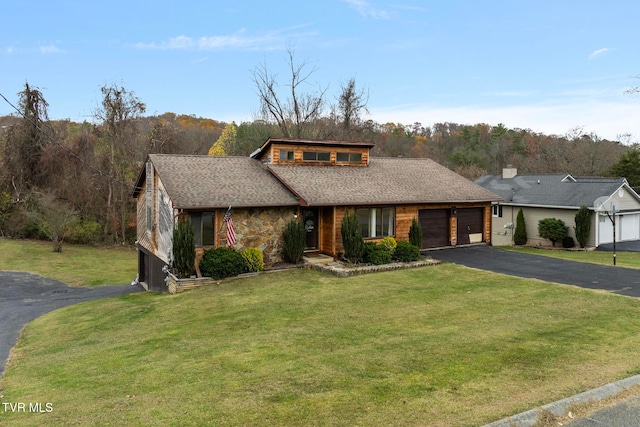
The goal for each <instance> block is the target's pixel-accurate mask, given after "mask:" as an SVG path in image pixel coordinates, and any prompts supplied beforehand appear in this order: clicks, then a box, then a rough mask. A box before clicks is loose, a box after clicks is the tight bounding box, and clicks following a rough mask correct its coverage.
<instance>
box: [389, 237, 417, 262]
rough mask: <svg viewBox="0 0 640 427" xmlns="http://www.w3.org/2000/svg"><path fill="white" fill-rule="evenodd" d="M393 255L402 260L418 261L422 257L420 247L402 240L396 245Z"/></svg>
mask: <svg viewBox="0 0 640 427" xmlns="http://www.w3.org/2000/svg"><path fill="white" fill-rule="evenodd" d="M393 257H394V258H395V259H397V260H398V261H400V262H411V261H418V260H419V259H420V248H419V247H417V246H415V245H412V244H411V243H409V242H404V241H400V242H398V246H396V251H395V252H394V254H393Z"/></svg>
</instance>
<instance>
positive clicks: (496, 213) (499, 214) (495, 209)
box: [491, 205, 502, 218]
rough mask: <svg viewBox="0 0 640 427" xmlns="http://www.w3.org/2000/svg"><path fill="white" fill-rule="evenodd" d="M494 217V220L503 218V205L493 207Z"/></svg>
mask: <svg viewBox="0 0 640 427" xmlns="http://www.w3.org/2000/svg"><path fill="white" fill-rule="evenodd" d="M492 210H493V212H492V215H491V216H493V217H494V218H502V205H493V206H492Z"/></svg>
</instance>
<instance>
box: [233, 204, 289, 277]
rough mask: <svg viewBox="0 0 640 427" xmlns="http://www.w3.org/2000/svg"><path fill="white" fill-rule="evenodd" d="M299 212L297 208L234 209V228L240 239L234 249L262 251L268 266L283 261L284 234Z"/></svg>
mask: <svg viewBox="0 0 640 427" xmlns="http://www.w3.org/2000/svg"><path fill="white" fill-rule="evenodd" d="M297 212H298V208H297V207H287V208H247V209H244V208H234V209H233V211H232V218H233V226H234V229H235V231H236V237H237V239H238V240H237V242H236V244H235V245H234V248H235V249H237V250H238V251H242V250H244V249H246V248H258V249H260V250H261V251H262V253H263V256H264V262H265V264H266V265H272V264H275V263H277V262H280V261H282V254H281V251H282V233H283V232H284V230H285V228H286V227H287V225H288V224H289V222H290V221H291V220H292V219H294V215H295V214H297Z"/></svg>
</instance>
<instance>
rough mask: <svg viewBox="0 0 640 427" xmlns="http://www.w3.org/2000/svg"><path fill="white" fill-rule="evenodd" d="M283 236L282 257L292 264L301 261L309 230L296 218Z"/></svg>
mask: <svg viewBox="0 0 640 427" xmlns="http://www.w3.org/2000/svg"><path fill="white" fill-rule="evenodd" d="M282 237H283V243H282V258H284V260H285V261H286V262H290V263H292V264H297V263H299V262H301V261H302V256H303V255H304V247H305V241H306V238H307V232H306V230H305V229H304V225H303V224H302V222H301V221H298V220H295V219H293V220H291V222H289V224H288V225H287V228H286V229H285V230H284V233H283V234H282Z"/></svg>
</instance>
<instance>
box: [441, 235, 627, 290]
mask: <svg viewBox="0 0 640 427" xmlns="http://www.w3.org/2000/svg"><path fill="white" fill-rule="evenodd" d="M429 255H431V256H432V257H433V258H435V259H439V260H441V261H446V262H451V263H455V264H460V265H464V266H467V267H472V268H477V269H480V270H487V271H493V272H495V273H502V274H508V275H510V276H518V277H528V278H534V279H540V280H544V281H547V282H554V283H563V284H567V285H576V286H580V287H583V288H589V289H602V290H605V291H609V292H613V293H617V294H620V295H627V296H631V297H640V270H634V269H630V268H623V267H619V266H617V267H614V266H606V265H596V264H587V263H579V262H573V261H565V260H561V259H556V258H551V257H545V256H541V255H531V254H524V253H520V252H514V251H507V250H504V249H499V248H496V247H493V246H469V247H463V248H447V249H441V250H437V251H430V252H429Z"/></svg>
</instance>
